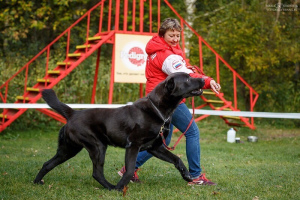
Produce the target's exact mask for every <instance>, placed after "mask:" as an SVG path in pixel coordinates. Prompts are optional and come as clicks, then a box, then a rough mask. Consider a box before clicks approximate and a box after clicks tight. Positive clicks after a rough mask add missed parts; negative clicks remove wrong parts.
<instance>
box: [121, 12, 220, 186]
mask: <svg viewBox="0 0 300 200" xmlns="http://www.w3.org/2000/svg"><path fill="white" fill-rule="evenodd" d="M181 31H182V28H181V26H180V24H179V22H178V21H177V20H176V19H172V18H168V19H166V20H165V21H164V22H163V23H162V25H161V27H160V29H159V34H158V36H154V37H153V38H152V39H151V40H150V41H149V42H148V44H147V46H146V52H147V54H148V58H147V65H146V78H147V82H146V93H149V92H151V91H152V90H153V89H154V88H155V86H157V85H158V84H159V83H160V82H161V81H163V80H165V79H166V77H167V76H168V75H170V74H172V73H176V72H185V73H187V74H190V76H192V77H199V78H203V79H204V80H205V86H204V88H203V89H212V90H213V91H215V92H216V93H218V92H219V91H220V89H221V87H220V85H219V84H218V83H216V82H215V81H214V80H213V79H212V78H210V77H208V76H205V75H203V74H198V73H194V71H193V67H192V66H191V65H190V64H189V63H188V62H187V60H185V59H184V57H183V52H182V50H181V48H180V46H179V41H180V34H181ZM191 119H192V115H191V113H190V111H189V109H188V107H187V106H186V104H185V103H184V101H183V102H181V104H179V106H178V107H177V108H176V110H175V112H174V114H173V115H172V121H171V122H172V125H171V126H170V133H169V135H168V137H167V138H166V143H167V145H169V143H170V141H171V137H172V131H173V125H174V126H175V127H176V128H178V129H179V130H180V131H181V132H184V131H185V130H186V129H187V127H188V125H189V123H190V120H191ZM185 137H186V155H187V160H188V164H189V172H190V174H191V176H192V177H193V181H192V182H189V183H188V184H189V185H215V183H213V182H211V181H209V180H208V179H207V178H206V177H205V174H201V167H200V142H199V140H200V132H199V129H198V127H197V124H196V123H195V121H194V120H193V123H192V125H191V126H190V128H189V129H188V131H187V132H186V134H185ZM151 157H152V155H151V154H150V153H148V152H147V151H142V152H139V154H138V157H137V162H136V171H135V173H134V176H133V177H132V179H131V181H132V182H140V180H139V178H138V175H137V173H136V172H137V171H138V169H139V167H140V166H141V165H143V164H144V163H145V162H146V161H147V160H148V159H149V158H151ZM124 172H125V167H123V168H122V169H121V171H119V172H118V173H119V174H120V175H121V176H122V175H123V173H124Z"/></svg>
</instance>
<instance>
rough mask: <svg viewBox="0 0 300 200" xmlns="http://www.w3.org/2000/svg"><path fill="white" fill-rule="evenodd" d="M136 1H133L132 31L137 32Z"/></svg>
mask: <svg viewBox="0 0 300 200" xmlns="http://www.w3.org/2000/svg"><path fill="white" fill-rule="evenodd" d="M135 1H136V0H133V2H132V31H133V32H135V6H136V2H135Z"/></svg>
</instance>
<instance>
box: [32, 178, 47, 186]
mask: <svg viewBox="0 0 300 200" xmlns="http://www.w3.org/2000/svg"><path fill="white" fill-rule="evenodd" d="M33 183H35V184H39V185H44V183H45V181H44V180H43V179H42V180H40V181H38V180H34V181H33Z"/></svg>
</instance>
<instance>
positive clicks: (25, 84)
mask: <svg viewBox="0 0 300 200" xmlns="http://www.w3.org/2000/svg"><path fill="white" fill-rule="evenodd" d="M28 68H29V65H26V72H25V83H24V93H23V95H24V94H25V93H26V90H27V79H28ZM46 82H47V81H46ZM23 102H24V103H25V98H24V100H23Z"/></svg>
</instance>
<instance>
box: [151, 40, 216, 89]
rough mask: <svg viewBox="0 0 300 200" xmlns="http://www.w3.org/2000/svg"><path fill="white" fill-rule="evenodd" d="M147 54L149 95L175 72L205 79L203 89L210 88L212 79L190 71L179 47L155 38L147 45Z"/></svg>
mask: <svg viewBox="0 0 300 200" xmlns="http://www.w3.org/2000/svg"><path fill="white" fill-rule="evenodd" d="M146 53H147V54H148V57H147V63H146V79H147V82H146V93H147V94H148V93H150V92H151V91H152V90H153V89H154V88H155V87H156V86H157V85H158V84H159V83H160V82H161V81H163V80H165V79H166V78H167V76H168V75H169V74H171V73H175V72H185V73H188V74H190V76H191V77H197V78H203V79H204V80H205V85H204V87H203V89H209V88H210V81H211V80H212V78H210V77H208V76H205V75H204V74H198V73H194V72H193V71H192V70H190V69H188V68H187V67H186V66H191V65H190V64H189V63H188V62H187V60H185V59H184V58H183V52H182V50H181V48H180V46H179V45H177V46H176V47H172V46H170V45H168V44H167V43H166V42H165V40H164V39H163V38H161V37H159V36H154V37H153V38H152V39H151V40H150V41H149V42H148V43H147V46H146Z"/></svg>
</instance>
